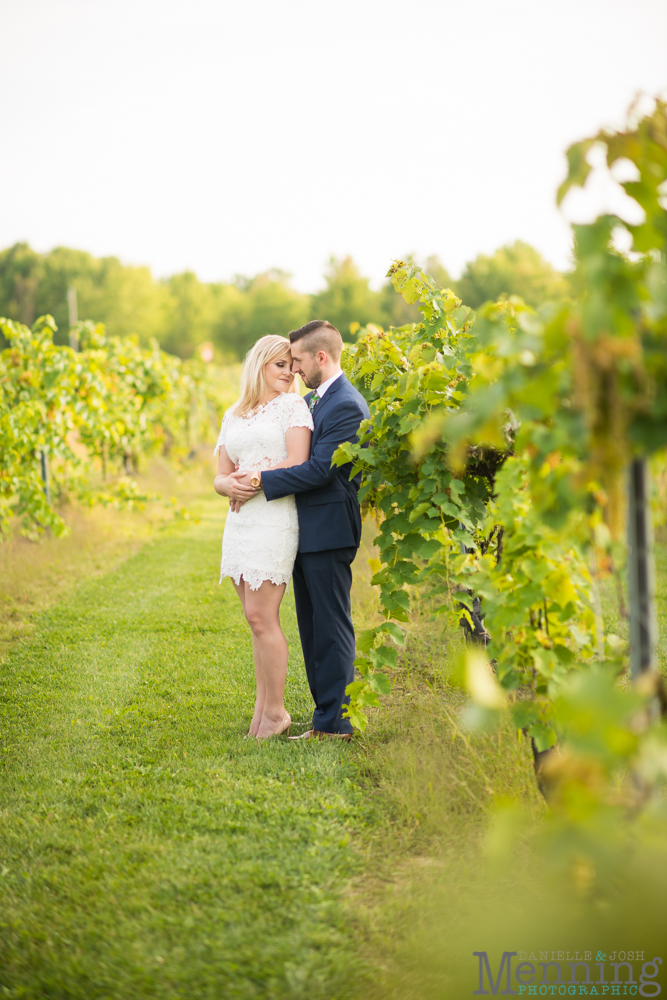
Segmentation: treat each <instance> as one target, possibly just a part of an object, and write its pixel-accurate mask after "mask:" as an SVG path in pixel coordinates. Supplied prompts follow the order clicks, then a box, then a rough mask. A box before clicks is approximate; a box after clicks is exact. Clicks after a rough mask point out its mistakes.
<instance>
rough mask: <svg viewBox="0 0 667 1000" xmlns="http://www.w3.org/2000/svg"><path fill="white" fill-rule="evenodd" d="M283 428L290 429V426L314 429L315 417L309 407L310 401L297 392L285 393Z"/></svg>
mask: <svg viewBox="0 0 667 1000" xmlns="http://www.w3.org/2000/svg"><path fill="white" fill-rule="evenodd" d="M283 407H284V409H283V430H286V431H288V430H289V429H290V427H307V428H308V429H309V430H311V431H312V429H313V417H312V414H311V412H310V410H309V409H308V403H306V401H305V399H304V398H303V397H302V396H300V395H299V394H298V393H297V392H289V393H286V394H285V402H284V404H283Z"/></svg>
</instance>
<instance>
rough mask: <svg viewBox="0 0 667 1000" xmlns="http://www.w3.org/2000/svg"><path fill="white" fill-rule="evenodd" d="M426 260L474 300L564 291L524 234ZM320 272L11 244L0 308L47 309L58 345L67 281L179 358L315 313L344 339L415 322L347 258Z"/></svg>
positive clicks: (64, 330)
mask: <svg viewBox="0 0 667 1000" xmlns="http://www.w3.org/2000/svg"><path fill="white" fill-rule="evenodd" d="M424 266H425V268H426V269H427V271H428V272H429V273H430V274H431V275H433V277H434V278H435V280H436V282H437V284H438V286H440V287H447V288H452V289H453V290H454V291H455V292H456V293H457V295H459V296H460V297H461V298H462V299H463V301H465V302H467V303H468V304H469V305H471V306H472V307H473V308H475V307H477V306H479V305H481V304H482V303H483V302H485V301H488V300H496V299H498V297H499V296H502V295H512V294H515V295H520V296H521V298H522V299H523V300H524V301H525V302H527V303H528V304H529V305H534V306H537V305H538V304H539V303H541V302H544V301H545V299H550V300H553V299H557V300H559V299H563V298H567V297H568V295H569V278H568V276H567V275H564V274H562V273H561V272H559V271H557V270H556V269H555V268H553V267H552V266H551V264H549V263H548V261H546V260H545V259H544V257H542V255H541V254H540V253H539V251H537V250H536V249H535V248H534V247H532V246H530V244H528V243H524V242H522V241H517V242H515V243H513V244H511V245H508V246H504V247H501V248H500V249H499V250H497V251H496V252H495V253H494V254H491V255H490V256H485V255H480V256H478V257H477V258H475V260H473V261H471V262H470V263H468V264H467V265H466V267H465V269H464V271H463V273H462V275H461V277H460V278H459V279H458V280H457V281H454V280H453V279H452V278H451V276H450V274H449V273H448V271H447V269H446V268H445V267H444V266H443V264H442V263H441V262H440V261H439V259H438V258H437V257H434V256H432V257H429V258H428V259H427V260H426V261H425V262H424ZM324 278H325V287H324V289H323V290H322V291H320V292H317V293H316V294H314V295H307V294H303V293H301V292H298V291H297V290H296V289H294V288H292V286H291V284H290V275H288V274H286V273H285V272H284V271H280V270H277V269H274V270H270V271H266V272H264V273H261V274H256V275H254V276H252V277H246V276H242V275H237V276H236V277H235V278H234V279H233V280H232V281H229V282H204V281H200V280H199V278H198V277H197V276H196V274H194V273H193V272H192V271H184V272H183V273H182V274H175V275H172V276H171V277H169V278H164V279H157V278H155V277H154V276H153V274H152V273H151V271H150V269H149V268H148V267H137V266H133V265H126V264H123V263H121V261H120V260H119V259H118V258H117V257H93V256H92V254H89V253H86V252H85V251H83V250H72V249H70V248H68V247H56V248H55V249H53V250H51V251H49V252H48V253H38V252H37V251H35V250H33V249H32V248H31V247H30V246H29V245H28V244H27V243H15V244H14V245H13V246H11V247H9V248H8V249H6V250H3V251H0V316H4V317H6V318H7V319H11V320H14V321H16V322H19V323H23V324H25V325H27V326H31V325H32V324H33V323H34V322H35V320H36V319H37V318H38V317H39V316H43V315H46V314H48V315H51V316H53V317H54V319H55V322H56V326H57V327H58V333H57V334H56V343H61V344H65V343H67V342H68V330H69V312H68V289H69V288H71V287H73V288H75V289H76V295H77V307H78V319H79V320H94V321H95V322H101V323H104V325H105V327H106V329H107V331H108V334H109V335H110V336H120V337H122V336H127V335H129V334H136V335H137V336H138V338H139V342H140V343H141V344H143V345H148V344H149V342H150V340H151V339H152V338H155V339H156V340H157V341H158V343H159V345H160V347H161V348H162V349H163V350H165V351H168V352H170V353H171V354H176V355H178V356H179V357H181V358H189V357H191V356H192V355H193V354H194V353H195V351H196V350H197V348H198V346H200V345H201V344H203V343H211V344H212V345H213V347H214V350H215V352H216V355H217V357H218V358H219V359H220V360H232V359H238V358H241V357H242V356H243V355H244V354H245V352H246V351H247V350H248V348H249V347H250V346H251V345H252V344H253V343H254V342H255V341H256V340H257V339H258V338H259V337H261V336H263V335H264V334H265V333H276V332H285V333H286V332H287V331H288V330H292V329H295V328H296V327H298V326H301V325H302V324H303V323H305V322H307V321H308V320H309V319H312V318H313V317H322V318H325V319H328V320H329V321H330V322H332V323H333V324H334V325H335V326H337V327H338V329H339V330H340V331H341V332H342V334H343V336H344V337H345V338H346V339H348V340H354V334H355V331H356V329H357V328H358V327H364V326H366V325H367V324H368V323H375V324H379V325H380V326H383V327H385V328H388V327H389V326H402V325H403V324H405V323H411V322H418V321H419V318H420V317H419V313H418V312H417V309H416V306H414V305H408V304H407V303H406V302H404V301H403V300H402V299H401V298H400V297H399V296H397V295H396V294H395V292H394V289H393V287H392V285H391V283H390V282H387V283H386V284H385V285H383V286H382V287H381V288H380V289H379V290H374V289H372V288H371V287H370V283H369V280H368V278H366V277H364V276H363V275H362V274H361V272H360V270H359V268H358V266H357V265H356V263H355V262H354V260H353V259H352V258H351V257H344V258H336V257H331V258H330V260H329V264H328V267H327V269H326V272H325V275H324ZM2 346H6V345H4V344H2V343H0V347H2Z"/></svg>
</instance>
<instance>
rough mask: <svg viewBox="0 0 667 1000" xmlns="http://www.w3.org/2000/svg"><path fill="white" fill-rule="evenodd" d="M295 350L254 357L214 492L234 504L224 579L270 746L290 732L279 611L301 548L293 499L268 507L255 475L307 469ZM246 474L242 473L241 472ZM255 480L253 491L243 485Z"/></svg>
mask: <svg viewBox="0 0 667 1000" xmlns="http://www.w3.org/2000/svg"><path fill="white" fill-rule="evenodd" d="M291 364H292V358H291V354H290V342H289V340H288V339H287V338H286V337H278V336H273V335H272V336H267V337H262V338H261V339H260V340H258V341H257V343H256V344H255V346H254V347H253V348H252V350H251V351H250V352H249V353H248V355H247V357H246V359H245V362H244V365H243V372H242V375H241V396H240V398H239V400H238V401H237V402H236V403H235V404H234V405H233V406H232V407H231V408H230V409H229V410H227V412H226V413H225V415H224V417H223V420H222V427H221V428H220V436H219V438H218V443H217V446H216V449H215V450H216V453H217V455H218V475H217V476H216V477H215V480H214V484H213V485H214V488H215V490H216V492H217V493H219V494H221V495H222V496H227V497H229V500H230V509H229V513H228V515H227V521H226V523H225V530H224V534H223V538H222V564H221V567H220V579H221V580H222V578H223V577H224V576H229V577H231V578H232V581H233V583H234V586H235V587H236V592H237V594H238V595H239V599H240V601H241V606H242V607H243V613H244V614H245V617H246V619H247V621H248V624H249V625H250V628H251V630H252V647H253V655H254V660H255V677H256V680H257V695H256V699H255V711H254V714H253V717H252V722H251V724H250V731H249V735H250V736H256V737H257V738H258V739H268V738H269V737H271V736H278V735H280V734H281V733H284V732H286V731H287V730H288V729H289V727H290V725H291V722H292V720H291V718H290V716H289V715H288V713H287V712H286V711H285V705H284V701H283V699H284V693H285V678H286V675H287V656H288V651H287V641H286V639H285V636H284V635H283V632H282V629H281V627H280V617H279V610H280V603H281V601H282V599H283V595H284V593H285V589H286V587H287V584H288V583H289V580H290V577H291V575H292V569H293V567H294V560H295V558H296V553H297V549H298V545H299V522H298V519H297V510H296V502H295V500H294V497H293V496H284V497H282V498H281V499H279V500H274V501H273V502H272V503H269V502H268V501H267V499H266V497H265V496H264V493H263V492H261V491H259V490H258V488H257V487H258V486H259V478H257V479H255V478H254V475H256V474H257V473H260V472H264V471H266V470H268V469H287V468H291V467H292V466H294V465H301V464H302V463H303V462H306V461H307V460H308V458H309V456H310V442H311V437H312V431H313V419H312V416H311V414H310V411H309V409H308V406H307V405H306V403H305V402H304V400H303V399H302V398H301V396H300V395H299V394H298V392H296V379H295V376H294V375H293V374H292V371H291ZM240 470H242V471H240ZM247 472H250V473H251V474H254V475H253V478H251V483H250V485H243V484H242V483H241V482H239V480H240V479H241V477H242V475H243V473H247Z"/></svg>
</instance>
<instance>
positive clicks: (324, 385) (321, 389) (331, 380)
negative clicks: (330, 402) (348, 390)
mask: <svg viewBox="0 0 667 1000" xmlns="http://www.w3.org/2000/svg"><path fill="white" fill-rule="evenodd" d="M342 374H343V373H342V371H340V372H336V374H335V375H332V376H331V378H328V379H327V380H326V382H322V384H321V385H318V387H317V389H316V390H315V392H316V393H317V395H318V396H319V397H320V399H321V398H322V396H323V395H324V393H325V392H326V391H327V389H328V388H329V386H330V385H333V383H334V382H335V381H336V379H337V378H340V377H341V375H342Z"/></svg>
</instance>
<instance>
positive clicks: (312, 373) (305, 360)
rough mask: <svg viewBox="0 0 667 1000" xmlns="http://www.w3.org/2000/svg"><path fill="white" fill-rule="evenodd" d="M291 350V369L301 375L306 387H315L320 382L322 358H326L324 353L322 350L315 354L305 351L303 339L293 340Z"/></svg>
mask: <svg viewBox="0 0 667 1000" xmlns="http://www.w3.org/2000/svg"><path fill="white" fill-rule="evenodd" d="M291 350H292V371H293V372H294V374H295V375H300V376H301V380H302V381H303V384H304V385H305V386H306V387H307V388H308V389H317V387H318V385H320V383H321V382H322V363H323V362H322V359H324V360H326V354H325V353H324V351H318V353H317V354H310V353H309V352H308V351H305V350H304V343H303V340H295V341H294V343H293V344H292V346H291Z"/></svg>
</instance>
